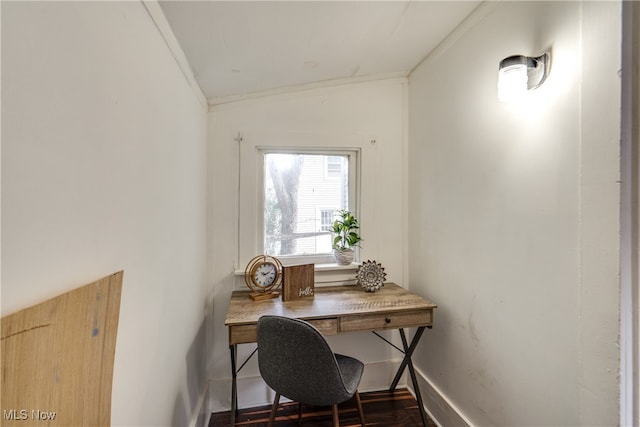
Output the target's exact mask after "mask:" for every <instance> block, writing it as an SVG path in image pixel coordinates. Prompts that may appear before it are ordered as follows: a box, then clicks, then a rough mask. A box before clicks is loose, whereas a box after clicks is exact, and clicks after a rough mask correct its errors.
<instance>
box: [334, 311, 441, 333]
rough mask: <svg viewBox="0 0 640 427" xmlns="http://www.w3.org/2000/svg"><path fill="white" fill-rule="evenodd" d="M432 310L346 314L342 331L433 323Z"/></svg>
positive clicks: (342, 320)
mask: <svg viewBox="0 0 640 427" xmlns="http://www.w3.org/2000/svg"><path fill="white" fill-rule="evenodd" d="M432 314H433V313H432V311H431V310H416V311H407V312H401V313H377V314H363V315H359V314H356V315H353V316H344V317H342V318H341V319H340V332H355V331H374V330H380V329H398V328H408V327H412V326H428V325H431V323H432V321H433V319H432Z"/></svg>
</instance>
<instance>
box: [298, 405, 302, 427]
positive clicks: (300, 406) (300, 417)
mask: <svg viewBox="0 0 640 427" xmlns="http://www.w3.org/2000/svg"><path fill="white" fill-rule="evenodd" d="M301 425H302V402H298V426H301Z"/></svg>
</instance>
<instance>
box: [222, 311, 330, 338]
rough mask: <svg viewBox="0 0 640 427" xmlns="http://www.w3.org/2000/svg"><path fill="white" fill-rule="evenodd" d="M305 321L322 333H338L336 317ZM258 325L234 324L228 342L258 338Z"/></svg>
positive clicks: (230, 329)
mask: <svg viewBox="0 0 640 427" xmlns="http://www.w3.org/2000/svg"><path fill="white" fill-rule="evenodd" d="M307 322H309V323H311V324H312V325H313V326H315V327H316V328H318V330H319V331H320V332H321V333H322V335H336V334H337V333H338V319H337V318H335V317H332V318H328V319H310V320H307ZM257 329H258V325H256V324H255V323H254V324H251V325H235V326H232V327H230V328H229V344H246V343H251V342H256V341H257V339H258V331H257Z"/></svg>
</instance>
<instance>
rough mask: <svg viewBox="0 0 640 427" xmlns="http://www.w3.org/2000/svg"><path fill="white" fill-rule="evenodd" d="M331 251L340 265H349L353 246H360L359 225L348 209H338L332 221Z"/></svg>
mask: <svg viewBox="0 0 640 427" xmlns="http://www.w3.org/2000/svg"><path fill="white" fill-rule="evenodd" d="M332 231H333V234H334V237H333V253H334V254H335V257H336V261H337V262H338V264H340V265H349V264H351V263H352V262H353V257H354V252H353V248H354V247H356V246H360V245H359V244H358V243H359V242H360V241H362V238H361V237H360V234H359V231H360V225H359V224H358V219H357V218H356V217H355V216H353V214H352V213H351V212H349V211H348V210H345V209H342V210H340V211H338V216H337V218H336V220H335V221H333V225H332Z"/></svg>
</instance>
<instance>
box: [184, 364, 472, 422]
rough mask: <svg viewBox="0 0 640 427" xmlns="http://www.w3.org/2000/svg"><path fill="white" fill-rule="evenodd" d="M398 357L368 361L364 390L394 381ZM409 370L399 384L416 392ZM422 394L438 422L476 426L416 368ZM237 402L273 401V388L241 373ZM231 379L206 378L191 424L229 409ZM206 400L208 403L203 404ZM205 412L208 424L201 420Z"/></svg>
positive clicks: (243, 405) (242, 405) (246, 405)
mask: <svg viewBox="0 0 640 427" xmlns="http://www.w3.org/2000/svg"><path fill="white" fill-rule="evenodd" d="M399 364H400V362H399V361H385V362H378V363H369V364H367V365H365V374H364V375H363V377H362V381H361V383H360V387H359V390H360V391H361V392H367V391H376V390H386V389H387V388H388V387H389V384H391V381H392V380H393V377H394V375H395V372H396V370H397V368H398V365H399ZM408 375H409V374H408V371H406V372H405V374H404V375H403V377H402V379H401V381H400V383H399V384H398V387H399V388H403V387H406V388H408V389H409V390H410V391H411V392H412V393H413V394H414V395H415V390H413V387H412V384H411V381H410V380H409V381H408V380H407V378H409V377H408ZM416 375H417V377H418V383H419V384H420V394H421V395H422V400H423V405H424V406H425V410H426V411H427V413H428V414H429V417H430V418H431V419H432V420H433V421H434V422H435V423H436V424H437V425H439V426H446V427H450V426H461V427H473V424H472V423H471V422H470V421H469V420H468V419H467V418H466V417H465V416H464V414H463V413H462V412H461V411H460V410H459V409H458V408H457V407H456V406H455V405H454V404H453V402H451V400H450V399H449V398H448V397H447V396H446V395H445V394H443V393H442V391H441V390H440V389H439V388H438V387H437V386H436V385H435V384H433V383H432V382H431V381H430V380H429V379H428V378H427V377H426V376H425V375H424V374H423V373H422V372H421V371H420V370H418V369H416ZM237 384H238V406H239V407H240V408H250V407H254V406H262V405H270V404H271V403H272V402H273V394H272V392H271V390H270V389H269V388H268V387H267V386H266V385H265V384H264V381H263V380H262V378H261V377H260V376H259V375H257V376H256V375H252V376H243V377H238V381H237ZM230 395H231V379H226V378H225V379H213V380H210V381H208V382H207V386H206V387H204V388H203V391H202V394H201V396H200V399H198V404H197V405H196V408H195V409H196V410H195V411H194V414H193V417H192V420H191V423H190V424H189V427H206V425H207V424H206V423H207V422H208V415H210V413H211V412H218V411H228V410H229V408H230V404H229V402H230V399H231V396H230ZM203 402H207V404H203ZM203 416H204V419H205V424H202V423H201V421H202V417H203Z"/></svg>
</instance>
